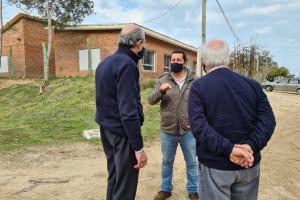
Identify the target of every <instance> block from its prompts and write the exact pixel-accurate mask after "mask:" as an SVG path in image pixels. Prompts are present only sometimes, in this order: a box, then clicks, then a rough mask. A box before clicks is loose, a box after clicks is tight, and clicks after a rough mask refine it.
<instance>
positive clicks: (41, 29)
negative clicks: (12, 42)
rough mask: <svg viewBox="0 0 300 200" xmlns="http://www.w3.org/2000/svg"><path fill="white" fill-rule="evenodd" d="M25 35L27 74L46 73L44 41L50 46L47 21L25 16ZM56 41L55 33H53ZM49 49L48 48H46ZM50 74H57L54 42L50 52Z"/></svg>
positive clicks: (28, 75) (40, 74) (36, 75)
mask: <svg viewBox="0 0 300 200" xmlns="http://www.w3.org/2000/svg"><path fill="white" fill-rule="evenodd" d="M24 35H25V62H26V76H27V77H38V76H43V75H44V57H43V48H42V47H43V46H42V43H43V42H46V47H47V46H48V29H45V22H41V21H37V20H34V19H29V18H24ZM52 38H53V41H55V34H54V32H53V34H52ZM46 50H47V51H48V48H46ZM50 56H51V57H50V64H49V75H50V76H55V75H56V73H55V48H54V42H52V50H51V54H50Z"/></svg>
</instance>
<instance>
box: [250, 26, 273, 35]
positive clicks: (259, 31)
mask: <svg viewBox="0 0 300 200" xmlns="http://www.w3.org/2000/svg"><path fill="white" fill-rule="evenodd" d="M254 32H255V33H257V34H259V35H264V34H268V33H271V27H265V28H261V29H255V30H254Z"/></svg>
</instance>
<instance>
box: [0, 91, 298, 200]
mask: <svg viewBox="0 0 300 200" xmlns="http://www.w3.org/2000/svg"><path fill="white" fill-rule="evenodd" d="M268 97H269V100H270V102H271V105H272V107H273V110H274V112H275V116H276V120H277V127H276V131H275V133H274V135H273V137H272V139H271V141H270V142H269V144H268V146H267V147H266V148H265V149H264V150H263V151H262V157H263V159H262V162H261V182H260V191H259V199H260V200H270V199H272V200H284V199H292V200H294V199H295V200H296V199H300V145H299V141H300V117H299V115H300V96H299V95H296V94H295V93H285V92H271V93H268ZM145 149H146V152H147V155H148V157H149V162H148V165H147V167H146V168H145V169H143V170H141V171H140V177H139V179H140V181H139V186H138V191H137V197H136V199H137V200H152V199H153V198H154V196H155V195H156V193H157V192H158V191H159V190H160V184H161V175H160V171H161V159H162V154H161V151H160V141H159V139H157V141H154V142H153V143H150V144H146V148H145ZM0 177H1V178H0V199H1V200H4V199H5V200H6V199H8V200H17V199H18V200H24V199H27V200H33V199H36V200H44V199H45V200H56V199H57V200H77V199H78V200H93V199H97V200H99V199H103V200H104V199H105V193H106V191H105V190H106V179H107V172H106V160H105V156H104V153H103V151H102V150H101V147H100V143H99V147H96V146H93V145H88V144H75V145H65V146H52V147H43V148H41V147H38V148H36V147H35V148H28V149H27V150H17V151H14V152H9V153H8V154H5V155H3V154H2V155H1V157H0ZM29 180H31V182H29ZM186 182H187V181H186V172H185V162H184V159H183V156H182V151H181V149H180V148H179V149H178V151H177V154H176V159H175V164H174V175H173V185H174V190H173V196H172V197H171V198H169V199H170V200H187V199H188V197H187V192H186V188H185V185H186ZM31 186H36V187H34V188H33V189H31V190H29V191H27V192H22V193H19V194H15V193H17V192H18V191H20V190H22V189H26V188H28V187H31Z"/></svg>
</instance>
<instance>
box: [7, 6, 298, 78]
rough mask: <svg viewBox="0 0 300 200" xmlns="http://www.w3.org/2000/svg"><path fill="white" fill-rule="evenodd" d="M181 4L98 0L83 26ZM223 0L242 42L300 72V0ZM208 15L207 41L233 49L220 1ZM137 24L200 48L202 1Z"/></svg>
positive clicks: (142, 17) (128, 19) (136, 18)
mask: <svg viewBox="0 0 300 200" xmlns="http://www.w3.org/2000/svg"><path fill="white" fill-rule="evenodd" d="M3 2H5V1H3ZM178 2H180V0H94V4H95V12H96V15H93V16H89V17H86V18H85V20H84V22H83V23H82V24H111V23H137V22H144V21H149V20H152V19H154V18H156V17H158V16H160V15H162V14H163V13H165V12H166V11H167V10H169V9H170V8H172V7H173V6H174V5H175V4H177V3H178ZM219 3H220V4H221V6H222V8H223V10H224V12H225V14H226V16H227V18H228V20H229V22H230V24H231V26H232V28H233V29H234V31H235V33H236V35H237V36H238V37H239V40H240V41H241V42H242V43H246V42H250V41H251V38H253V39H256V42H257V43H258V44H260V45H261V46H263V47H264V50H268V51H270V54H271V55H273V56H274V58H273V60H274V61H275V62H277V63H278V65H279V66H284V67H286V68H288V69H289V71H290V74H295V75H296V77H298V76H300V74H299V73H300V63H299V62H298V60H299V58H300V12H299V11H300V0H284V1H283V0H251V1H249V0H219ZM3 4H4V5H3V6H5V3H3ZM18 10H19V9H18V8H16V7H14V6H8V7H5V8H4V9H3V17H4V20H3V21H5V20H7V18H9V17H11V16H12V15H13V14H14V13H15V12H17V11H18ZM33 13H35V12H34V11H33ZM35 14H37V13H35ZM206 15H207V20H206V40H207V41H209V40H210V39H212V38H222V39H224V40H225V41H227V42H228V44H229V45H230V47H231V50H232V49H233V46H234V42H235V39H234V36H233V34H232V32H231V31H230V29H229V27H228V25H227V23H226V21H225V19H224V17H223V15H222V13H221V11H220V8H219V6H218V4H217V2H216V0H207V11H206ZM139 24H140V25H142V26H144V27H146V28H149V29H152V30H154V31H156V32H159V33H162V34H164V35H166V36H168V37H171V38H174V39H176V40H179V41H181V42H184V43H186V44H189V45H192V46H195V47H199V46H200V45H201V44H202V36H201V35H202V0H183V1H182V2H181V3H180V4H179V5H178V6H176V7H175V8H174V9H172V10H171V11H170V12H168V13H167V14H165V15H163V16H162V17H160V18H158V19H156V20H154V21H151V22H147V23H139Z"/></svg>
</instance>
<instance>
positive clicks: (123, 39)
mask: <svg viewBox="0 0 300 200" xmlns="http://www.w3.org/2000/svg"><path fill="white" fill-rule="evenodd" d="M139 40H142V42H143V43H144V42H145V33H144V31H143V29H141V28H140V27H137V28H135V29H133V30H132V31H130V32H129V33H127V34H122V31H121V33H120V36H119V46H120V45H122V46H126V47H128V48H130V49H131V48H133V47H135V46H136V45H137V42H138V41H139Z"/></svg>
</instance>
